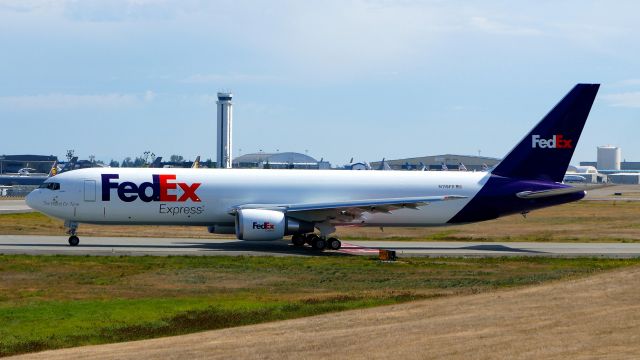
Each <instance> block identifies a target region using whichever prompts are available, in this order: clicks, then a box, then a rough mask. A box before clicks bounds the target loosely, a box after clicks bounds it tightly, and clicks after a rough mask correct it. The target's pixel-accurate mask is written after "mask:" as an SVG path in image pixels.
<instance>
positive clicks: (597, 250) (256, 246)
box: [0, 235, 640, 257]
mask: <svg viewBox="0 0 640 360" xmlns="http://www.w3.org/2000/svg"><path fill="white" fill-rule="evenodd" d="M381 248H383V249H390V250H396V251H397V253H398V255H399V256H563V257H575V256H600V257H637V256H640V243H543V242H415V241H345V242H343V248H342V249H340V250H339V251H337V252H335V251H325V252H317V251H314V250H312V249H311V248H309V247H306V246H305V247H304V248H295V247H293V246H292V245H290V243H289V242H288V241H269V242H250V241H238V240H214V239H185V238H136V237H81V238H80V245H79V246H77V247H71V246H69V245H68V244H67V237H66V236H39V235H0V253H2V254H32V255H37V254H49V255H50V254H69V255H157V256H167V255H207V256H211V255H226V256H238V255H274V256H320V255H322V256H331V255H339V254H342V255H377V254H378V249H381Z"/></svg>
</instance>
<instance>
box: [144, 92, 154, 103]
mask: <svg viewBox="0 0 640 360" xmlns="http://www.w3.org/2000/svg"><path fill="white" fill-rule="evenodd" d="M155 98H156V93H155V92H153V91H151V90H147V91H146V92H145V93H144V101H146V102H151V101H153V100H155Z"/></svg>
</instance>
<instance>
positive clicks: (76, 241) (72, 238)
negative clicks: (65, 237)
mask: <svg viewBox="0 0 640 360" xmlns="http://www.w3.org/2000/svg"><path fill="white" fill-rule="evenodd" d="M78 244H80V239H79V238H78V237H77V236H75V235H71V236H69V245H71V246H78Z"/></svg>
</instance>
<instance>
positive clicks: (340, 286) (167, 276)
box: [0, 255, 640, 356]
mask: <svg viewBox="0 0 640 360" xmlns="http://www.w3.org/2000/svg"><path fill="white" fill-rule="evenodd" d="M639 263H640V260H639V259H592V258H578V259H555V258H540V257H526V258H487V259H477V258H473V259H464V258H438V259H430V258H406V259H405V258H403V259H401V261H398V262H395V263H383V262H380V261H377V260H375V259H373V258H366V257H348V256H340V257H311V258H300V257H226V256H221V257H90V256H86V257H78V256H40V257H38V256H26V255H11V256H2V255H0V356H6V355H12V354H18V353H24V352H33V351H38V350H44V349H54V348H61V347H69V346H77V345H86V344H100V343H108V342H117V341H126V340H135V339H145V338H151V337H159V336H168V335H177V334H185V333H190V332H194V331H201V330H208V329H219V328H226V327H232V326H239V325H246V324H253V323H260V322H266V321H274V320H281V319H289V318H296V317H302V316H309V315H315V314H322V313H326V312H332V311H342V310H348V309H356V308H365V307H371V306H378V305H383V304H393V303H398V302H404V301H409V300H415V299H425V298H432V297H442V296H455V295H460V294H472V293H477V292H483V291H491V290H494V289H499V288H506V287H515V286H524V285H530V284H538V283H542V282H545V281H552V280H558V279H563V278H567V277H576V276H582V275H586V274H590V273H594V272H599V271H604V270H609V269H614V268H619V267H623V266H630V265H636V264H639Z"/></svg>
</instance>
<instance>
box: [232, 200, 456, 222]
mask: <svg viewBox="0 0 640 360" xmlns="http://www.w3.org/2000/svg"><path fill="white" fill-rule="evenodd" d="M465 198H467V197H466V196H460V195H443V196H424V197H407V198H388V199H366V200H347V201H334V202H322V203H306V204H247V205H241V206H237V207H234V208H233V209H232V210H231V211H230V213H231V214H235V212H236V211H237V210H240V209H264V210H277V211H282V212H285V213H286V214H287V215H289V216H291V217H293V218H296V219H300V220H305V221H325V220H332V219H338V218H349V219H355V218H358V217H360V215H361V214H362V213H365V212H368V213H391V212H393V211H395V210H398V209H417V207H418V206H425V205H429V204H430V203H432V202H436V201H448V200H458V199H465Z"/></svg>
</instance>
